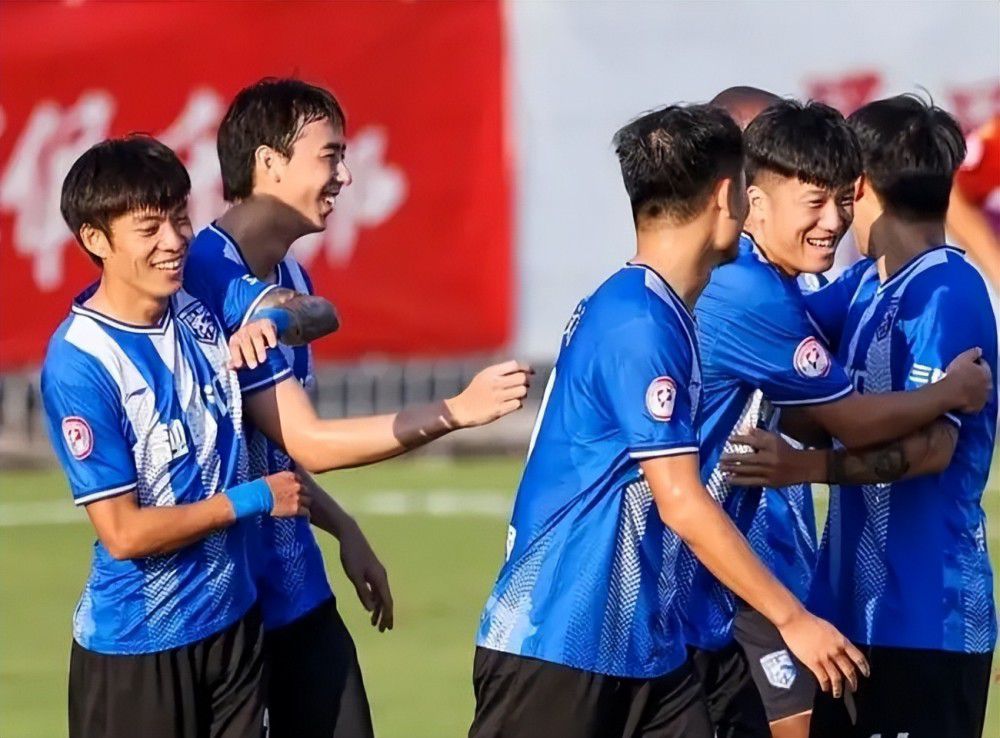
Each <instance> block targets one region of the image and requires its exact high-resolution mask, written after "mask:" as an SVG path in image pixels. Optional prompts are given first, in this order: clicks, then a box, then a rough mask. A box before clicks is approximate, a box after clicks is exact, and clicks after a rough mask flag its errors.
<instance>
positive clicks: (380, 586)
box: [299, 472, 393, 632]
mask: <svg viewBox="0 0 1000 738" xmlns="http://www.w3.org/2000/svg"><path fill="white" fill-rule="evenodd" d="M299 476H300V478H301V479H302V486H303V487H305V489H306V491H307V492H308V493H309V496H310V498H311V499H312V504H311V506H310V508H309V514H310V519H311V521H312V524H313V525H315V526H316V527H317V528H320V529H322V530H325V531H326V532H327V533H329V534H330V535H332V536H333V537H334V538H336V539H337V541H339V543H340V564H341V566H343V568H344V574H345V575H347V578H348V579H349V580H350V581H351V584H353V585H354V589H355V591H356V592H357V594H358V599H359V600H360V601H361V604H362V605H363V606H364V608H365V609H366V610H367V611H368V612H370V613H371V623H372V625H373V626H376V627H378V629H379V631H380V632H381V631H385V630H392V623H393V602H392V592H391V590H390V589H389V576H388V574H387V573H386V571H385V567H384V566H383V565H382V562H381V561H379V559H378V557H377V556H376V555H375V552H374V551H373V550H372V547H371V544H369V543H368V539H367V538H365V534H364V533H363V532H362V531H361V527H360V526H359V525H358V522H357V521H356V520H355V519H354V518H353V517H351V515H350V514H349V513H348V512H347V511H346V510H344V508H342V507H341V506H340V505H339V504H338V503H337V501H336V500H335V499H333V497H331V496H330V495H329V494H328V493H327V491H326V490H325V489H323V488H322V487H321V486H320V485H319V483H318V482H317V481H316V480H315V479H313V477H312V475H310V474H307V473H306V472H299Z"/></svg>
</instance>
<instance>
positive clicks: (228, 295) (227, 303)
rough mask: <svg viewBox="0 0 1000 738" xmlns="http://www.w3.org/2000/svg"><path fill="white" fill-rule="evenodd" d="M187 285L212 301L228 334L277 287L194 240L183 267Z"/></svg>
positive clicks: (208, 300) (205, 299)
mask: <svg viewBox="0 0 1000 738" xmlns="http://www.w3.org/2000/svg"><path fill="white" fill-rule="evenodd" d="M184 289H185V290H187V291H188V292H190V293H191V294H192V295H194V296H195V297H197V298H198V299H199V300H201V301H202V302H204V303H205V304H206V305H211V306H212V309H213V311H214V312H215V314H216V315H218V316H219V318H220V319H221V320H222V324H223V327H224V328H225V330H226V335H231V334H233V333H235V332H236V331H237V330H239V328H240V327H242V326H243V324H244V323H246V322H247V320H248V319H249V317H250V316H251V315H252V314H253V312H254V310H256V309H257V307H258V306H259V305H260V302H261V300H263V299H264V296H265V295H267V293H268V292H271V291H272V290H274V289H277V287H276V285H273V284H267V283H266V282H263V281H261V280H259V279H257V278H256V277H255V276H253V275H252V274H250V273H249V272H248V271H247V269H246V267H245V266H244V265H242V264H238V263H236V262H235V261H233V260H232V259H229V258H228V257H226V256H225V254H223V253H221V252H216V251H214V250H212V249H210V248H207V247H204V246H201V245H199V244H192V247H191V249H190V251H189V253H188V257H187V263H186V265H185V267H184Z"/></svg>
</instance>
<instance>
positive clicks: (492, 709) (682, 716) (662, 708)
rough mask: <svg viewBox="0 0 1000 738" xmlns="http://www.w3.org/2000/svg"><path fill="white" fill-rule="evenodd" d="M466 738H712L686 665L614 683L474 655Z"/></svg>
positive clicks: (495, 654) (550, 666)
mask: <svg viewBox="0 0 1000 738" xmlns="http://www.w3.org/2000/svg"><path fill="white" fill-rule="evenodd" d="M472 681H473V688H474V690H475V693H476V716H475V718H474V719H473V722H472V727H471V728H470V729H469V738H608V737H609V736H642V738H712V726H711V724H710V722H709V719H708V712H707V710H706V708H705V703H704V700H703V696H702V693H701V688H700V687H699V685H698V680H697V679H695V677H694V674H693V673H692V671H691V667H690V665H689V664H684V665H683V666H681V667H680V668H678V669H675V670H674V671H672V672H670V673H669V674H667V675H666V676H662V677H659V678H657V679H622V678H618V677H612V676H605V675H603V674H595V673H593V672H588V671H581V670H579V669H572V668H570V667H568V666H562V665H561V664H554V663H550V662H548V661H540V660H538V659H531V658H525V657H523V656H515V655H513V654H508V653H502V652H500V651H492V650H489V649H485V648H477V649H476V658H475V664H474V666H473V673H472Z"/></svg>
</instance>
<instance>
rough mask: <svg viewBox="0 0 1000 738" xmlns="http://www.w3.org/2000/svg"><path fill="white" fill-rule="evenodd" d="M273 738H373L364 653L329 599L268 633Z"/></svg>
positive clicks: (266, 646)
mask: <svg viewBox="0 0 1000 738" xmlns="http://www.w3.org/2000/svg"><path fill="white" fill-rule="evenodd" d="M264 654H265V657H266V660H267V668H268V672H269V678H268V688H267V724H268V727H269V729H270V732H269V734H268V735H269V738H371V736H372V735H373V734H374V731H373V730H372V718H371V710H370V709H369V707H368V695H367V694H366V693H365V685H364V682H363V681H362V679H361V666H360V665H359V664H358V652H357V650H356V649H355V647H354V640H353V639H352V638H351V634H350V633H349V632H348V631H347V626H345V625H344V621H343V620H341V618H340V613H338V612H337V604H336V601H335V600H334V599H333V598H332V597H331V598H330V599H329V600H327V601H326V602H324V603H323V604H321V605H319V606H318V607H316V608H314V609H313V610H310V611H309V612H308V613H306V614H305V615H303V616H302V617H300V618H299V619H297V620H294V621H293V622H291V623H289V624H288V625H284V626H282V627H280V628H275V629H274V630H270V631H267V632H266V633H265V634H264Z"/></svg>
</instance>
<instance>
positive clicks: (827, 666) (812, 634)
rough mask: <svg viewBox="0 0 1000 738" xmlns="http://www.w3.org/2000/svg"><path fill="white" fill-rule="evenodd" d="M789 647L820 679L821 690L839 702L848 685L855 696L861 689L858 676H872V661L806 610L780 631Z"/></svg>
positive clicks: (837, 631) (818, 679)
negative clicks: (870, 665) (838, 699)
mask: <svg viewBox="0 0 1000 738" xmlns="http://www.w3.org/2000/svg"><path fill="white" fill-rule="evenodd" d="M779 630H780V632H781V637H782V638H783V639H784V641H785V645H787V646H788V648H789V649H790V650H791V651H792V653H794V654H795V655H796V656H797V657H798V659H799V661H801V662H802V663H803V664H805V665H806V666H807V667H809V670H810V671H811V672H812V673H813V674H815V675H816V680H817V681H818V682H819V686H820V688H821V689H822V690H823V691H824V692H830V693H832V694H833V696H834V697H837V698H839V697H840V696H841V695H842V694H843V693H844V682H845V681H846V683H847V686H848V687H849V688H850V690H851V691H852V692H854V691H856V690H857V688H858V672H861V674H863V675H864V676H868V674H869V667H868V661H867V660H866V659H865V657H864V655H863V654H862V653H861V651H859V650H858V649H857V648H855V646H854V644H852V643H851V642H850V641H849V640H847V638H845V637H844V635H843V634H842V633H841V632H840V631H839V630H837V629H836V628H834V627H833V626H832V625H830V623H828V622H826V621H825V620H822V619H820V618H818V617H816V616H815V615H812V614H811V613H808V612H806V611H805V610H802V611H801V614H799V615H797V616H796V617H794V618H793V619H792V620H790V621H789V622H788V624H787V625H785V626H784V627H782V628H779Z"/></svg>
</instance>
